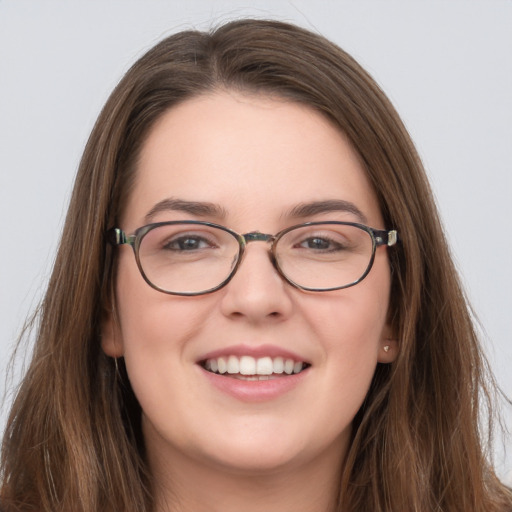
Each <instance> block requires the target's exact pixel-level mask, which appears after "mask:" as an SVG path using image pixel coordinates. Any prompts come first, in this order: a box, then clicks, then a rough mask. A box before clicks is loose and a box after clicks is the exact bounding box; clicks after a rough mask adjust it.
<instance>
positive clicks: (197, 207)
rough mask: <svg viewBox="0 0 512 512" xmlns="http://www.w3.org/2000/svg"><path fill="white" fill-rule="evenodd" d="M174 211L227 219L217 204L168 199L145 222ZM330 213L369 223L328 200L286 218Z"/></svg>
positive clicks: (344, 203)
mask: <svg viewBox="0 0 512 512" xmlns="http://www.w3.org/2000/svg"><path fill="white" fill-rule="evenodd" d="M173 211H174V212H176V211H178V212H185V213H189V214H190V215H194V216H197V217H217V218H220V219H224V218H225V217H226V210H225V209H224V208H222V207H221V206H219V205H217V204H215V203H209V202H203V201H186V200H184V199H177V198H167V199H163V200H162V201H159V202H158V203H157V204H155V206H153V208H151V210H149V212H148V213H147V214H146V216H145V221H146V222H147V223H150V222H152V221H153V219H154V217H155V216H156V215H157V214H159V213H165V212H173ZM329 212H344V213H351V214H353V215H355V216H356V217H357V218H358V220H359V221H360V222H362V223H363V224H365V223H366V222H367V218H366V216H365V215H364V213H363V212H362V211H361V210H360V209H359V208H358V207H357V206H356V205H355V204H354V203H351V202H350V201H345V200H343V199H328V200H324V201H313V202H310V203H300V204H298V205H296V206H294V207H293V208H292V209H291V210H289V211H288V212H287V213H286V215H285V217H293V218H300V219H304V218H308V217H313V216H315V215H319V214H322V213H329Z"/></svg>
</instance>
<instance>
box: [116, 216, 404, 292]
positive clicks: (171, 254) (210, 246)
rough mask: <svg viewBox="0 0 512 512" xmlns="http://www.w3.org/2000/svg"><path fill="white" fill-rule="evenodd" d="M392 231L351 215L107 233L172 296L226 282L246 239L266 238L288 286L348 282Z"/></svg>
mask: <svg viewBox="0 0 512 512" xmlns="http://www.w3.org/2000/svg"><path fill="white" fill-rule="evenodd" d="M397 236H398V235H397V232H396V231H395V230H391V231H385V230H378V229H373V228H370V227H368V226H364V225H362V224H356V223H353V222H336V221H330V222H307V223H304V224H299V225H296V226H292V227H289V228H286V229H284V230H282V231H280V232H279V233H277V234H276V235H268V234H264V233H259V232H257V231H255V232H251V233H246V234H245V235H241V234H239V233H236V232H235V231H233V230H231V229H228V228H226V227H224V226H220V225H218V224H212V223H210V222H201V221H171V222H159V223H156V224H149V225H147V226H143V227H141V228H139V229H137V230H136V231H135V232H134V233H133V234H132V235H127V234H126V233H125V232H124V231H122V230H121V229H119V228H112V229H111V230H109V232H108V239H109V242H110V243H111V244H112V245H114V246H117V245H123V244H128V245H131V247H132V249H133V251H134V254H135V259H136V261H137V266H138V267H139V270H140V273H141V274H142V277H143V278H144V279H145V281H146V282H147V283H148V284H149V285H150V286H152V287H153V288H155V289H156V290H158V291H161V292H163V293H169V294H173V295H201V294H205V293H211V292H214V291H216V290H218V289H219V288H222V287H223V286H225V285H226V284H227V283H228V282H229V281H230V279H231V278H232V277H233V276H234V275H235V272H236V271H237V269H238V267H239V266H240V263H241V261H242V258H243V255H244V252H245V250H246V247H247V244H248V243H250V242H266V243H268V244H270V248H269V255H270V260H271V262H272V264H273V265H274V267H275V269H276V270H277V272H278V273H279V274H280V275H281V276H282V277H283V279H285V280H286V281H287V282H288V283H290V284H291V285H292V286H294V287H296V288H299V289H301V290H307V291H312V292H326V291H331V290H340V289H342V288H348V287H349V286H354V285H355V284H357V283H359V282H361V281H362V280H363V279H364V278H365V277H366V276H367V275H368V272H370V269H371V268H372V265H373V261H374V259H375V250H376V248H377V247H379V246H381V245H387V246H393V245H395V244H396V242H397Z"/></svg>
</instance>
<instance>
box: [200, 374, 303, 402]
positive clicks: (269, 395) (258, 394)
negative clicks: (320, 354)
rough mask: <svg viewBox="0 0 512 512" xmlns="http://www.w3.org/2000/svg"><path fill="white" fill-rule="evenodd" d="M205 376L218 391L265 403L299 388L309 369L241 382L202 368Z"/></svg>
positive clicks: (243, 399) (245, 400) (244, 400)
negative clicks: (281, 375)
mask: <svg viewBox="0 0 512 512" xmlns="http://www.w3.org/2000/svg"><path fill="white" fill-rule="evenodd" d="M200 368H201V370H202V372H203V374H204V375H205V376H206V378H207V379H208V380H209V381H210V383H211V384H212V385H213V386H215V387H216V388H217V389H219V390H220V391H222V392H223V393H226V394H228V395H231V396H232V397H234V398H236V399H237V400H241V401H243V402H265V401H269V400H274V399H276V398H278V397H280V396H282V395H284V394H286V393H288V392H290V391H291V390H293V389H294V388H295V387H296V386H298V385H299V384H300V383H301V382H302V381H303V380H304V378H305V377H306V376H307V374H308V373H309V368H306V369H305V370H303V371H301V372H300V373H295V374H292V375H287V376H286V377H276V378H271V379H269V380H240V379H237V378H233V377H226V376H224V375H219V374H218V373H212V372H209V371H208V370H205V369H204V368H202V367H200Z"/></svg>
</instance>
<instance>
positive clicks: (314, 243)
mask: <svg viewBox="0 0 512 512" xmlns="http://www.w3.org/2000/svg"><path fill="white" fill-rule="evenodd" d="M308 246H309V247H310V248H311V249H328V248H329V242H328V241H327V240H324V239H322V238H312V239H311V240H310V241H309V243H308Z"/></svg>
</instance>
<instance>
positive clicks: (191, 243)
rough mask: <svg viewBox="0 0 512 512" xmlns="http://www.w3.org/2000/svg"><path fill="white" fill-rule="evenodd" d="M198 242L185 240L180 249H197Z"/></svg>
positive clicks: (180, 243) (189, 239)
mask: <svg viewBox="0 0 512 512" xmlns="http://www.w3.org/2000/svg"><path fill="white" fill-rule="evenodd" d="M197 245H198V242H197V240H196V239H195V238H185V239H184V240H181V241H180V242H179V246H180V249H183V250H187V249H189V250H190V249H197Z"/></svg>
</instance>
